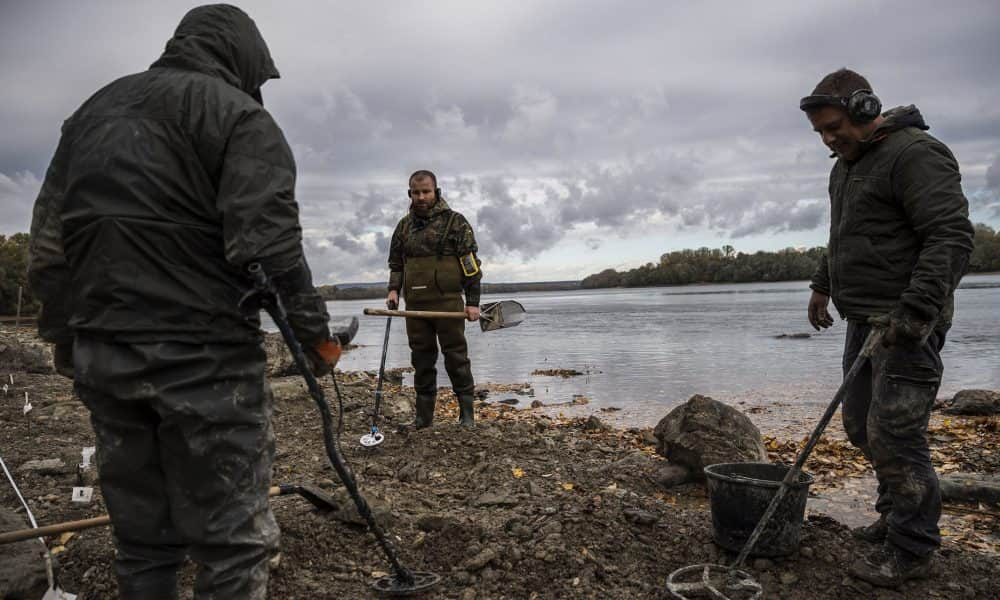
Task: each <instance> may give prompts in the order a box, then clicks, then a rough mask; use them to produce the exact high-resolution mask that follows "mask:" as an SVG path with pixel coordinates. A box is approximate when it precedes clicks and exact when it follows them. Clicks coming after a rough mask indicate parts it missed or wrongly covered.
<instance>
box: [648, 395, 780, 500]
mask: <svg viewBox="0 0 1000 600" xmlns="http://www.w3.org/2000/svg"><path fill="white" fill-rule="evenodd" d="M653 433H654V435H655V436H656V438H657V440H659V444H658V445H657V448H656V451H657V452H658V453H659V454H661V455H663V456H665V457H666V458H668V459H669V460H670V462H672V463H674V464H678V465H683V466H686V467H688V468H689V469H691V474H692V476H693V477H694V478H697V479H699V480H701V479H704V477H705V475H704V473H703V471H702V469H704V467H705V466H707V465H713V464H718V463H732V462H768V459H767V450H766V449H765V448H764V443H763V441H762V440H761V437H760V431H759V430H758V429H757V427H756V426H755V425H754V424H753V423H752V422H750V419H749V418H747V416H746V415H744V414H743V413H741V412H739V411H737V410H736V409H734V408H732V407H730V406H727V405H725V404H723V403H722V402H719V401H717V400H713V399H712V398H709V397H707V396H700V395H694V396H692V397H691V398H690V399H689V400H688V401H687V402H685V403H684V404H682V405H681V406H678V407H677V408H675V409H673V410H672V411H670V412H669V413H668V414H667V416H665V417H664V418H663V419H662V420H661V421H660V422H659V423H658V424H657V425H656V428H655V429H654V430H653Z"/></svg>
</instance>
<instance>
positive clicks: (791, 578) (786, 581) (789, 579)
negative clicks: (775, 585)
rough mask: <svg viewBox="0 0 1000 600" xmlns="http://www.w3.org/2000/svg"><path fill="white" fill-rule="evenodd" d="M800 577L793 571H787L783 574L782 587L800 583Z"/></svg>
mask: <svg viewBox="0 0 1000 600" xmlns="http://www.w3.org/2000/svg"><path fill="white" fill-rule="evenodd" d="M798 581H799V576H798V575H796V574H795V573H792V572H791V571H785V572H784V573H782V574H781V585H792V584H793V583H798Z"/></svg>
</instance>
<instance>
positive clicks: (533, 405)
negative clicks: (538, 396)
mask: <svg viewBox="0 0 1000 600" xmlns="http://www.w3.org/2000/svg"><path fill="white" fill-rule="evenodd" d="M543 406H545V405H544V404H542V401H541V400H532V401H531V408H541V407H543Z"/></svg>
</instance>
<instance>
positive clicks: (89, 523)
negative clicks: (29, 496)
mask: <svg viewBox="0 0 1000 600" xmlns="http://www.w3.org/2000/svg"><path fill="white" fill-rule="evenodd" d="M289 494H296V495H299V496H302V497H303V498H305V499H306V500H308V501H309V503H310V504H312V505H313V506H315V507H316V508H318V509H319V510H321V511H324V512H328V511H331V510H337V509H338V508H340V507H339V505H338V504H337V502H336V501H335V500H334V499H333V498H331V497H330V496H329V495H328V494H326V493H325V492H323V491H322V490H320V489H319V488H317V487H316V486H313V485H309V484H302V485H299V484H284V485H274V486H271V488H270V489H269V490H267V495H268V496H270V497H272V498H274V497H275V496H287V495H289ZM110 524H111V517H109V516H108V515H101V516H100V517H92V518H90V519H81V520H79V521H66V522H64V523H53V524H52V525H46V526H44V527H37V528H34V529H18V530H17V531H8V532H5V533H0V546H2V545H3V544H13V543H14V542H21V541H24V540H30V539H32V538H38V537H44V536H49V535H57V534H60V533H66V532H67V531H82V530H84V529H91V528H93V527H104V526H105V525H110Z"/></svg>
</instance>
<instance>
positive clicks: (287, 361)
mask: <svg viewBox="0 0 1000 600" xmlns="http://www.w3.org/2000/svg"><path fill="white" fill-rule="evenodd" d="M329 325H330V335H332V336H334V337H337V338H339V339H340V340H341V343H342V344H344V346H345V350H350V348H351V346H350V345H348V344H347V343H346V342H348V341H350V340H351V339H352V338H353V337H354V336H355V334H357V332H358V319H357V317H340V318H336V317H334V318H331V319H330V323H329ZM261 345H262V346H263V347H264V352H265V353H266V354H267V376H268V377H288V376H290V375H298V374H299V369H298V367H296V366H295V361H294V360H292V353H291V352H289V350H288V346H287V345H286V344H285V340H284V338H282V337H281V334H280V333H265V334H264V340H263V342H261ZM387 375H388V373H387ZM400 381H402V377H400Z"/></svg>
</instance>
